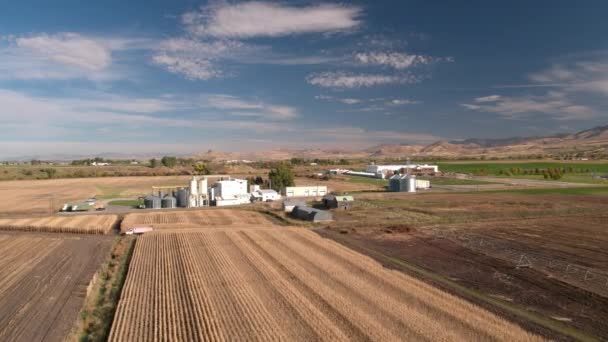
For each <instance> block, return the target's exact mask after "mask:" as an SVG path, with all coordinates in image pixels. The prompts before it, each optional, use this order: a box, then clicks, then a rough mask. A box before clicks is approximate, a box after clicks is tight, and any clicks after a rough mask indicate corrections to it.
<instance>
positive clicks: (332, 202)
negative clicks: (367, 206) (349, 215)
mask: <svg viewBox="0 0 608 342" xmlns="http://www.w3.org/2000/svg"><path fill="white" fill-rule="evenodd" d="M354 201H355V199H354V198H353V196H337V195H325V196H323V205H324V206H325V208H328V209H332V208H339V209H350V208H351V207H352V204H353V202H354Z"/></svg>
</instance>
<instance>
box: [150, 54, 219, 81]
mask: <svg viewBox="0 0 608 342" xmlns="http://www.w3.org/2000/svg"><path fill="white" fill-rule="evenodd" d="M152 61H153V62H154V63H155V64H157V65H161V66H164V67H166V68H167V70H169V71H170V72H172V73H174V74H180V75H183V76H185V77H186V78H187V79H189V80H208V79H210V78H214V77H218V76H219V75H221V71H219V70H217V69H216V68H215V66H214V65H213V64H212V63H211V61H210V60H207V59H202V58H196V57H190V56H179V55H174V56H170V55H168V54H166V53H160V54H157V55H155V56H154V57H152Z"/></svg>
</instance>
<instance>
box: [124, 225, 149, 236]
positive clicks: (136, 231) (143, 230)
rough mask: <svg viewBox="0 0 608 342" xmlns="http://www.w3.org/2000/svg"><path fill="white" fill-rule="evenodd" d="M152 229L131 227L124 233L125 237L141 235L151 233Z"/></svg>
mask: <svg viewBox="0 0 608 342" xmlns="http://www.w3.org/2000/svg"><path fill="white" fill-rule="evenodd" d="M153 230H154V228H152V227H133V228H131V229H129V230H127V231H126V233H125V234H127V235H141V234H143V233H147V232H151V231H153Z"/></svg>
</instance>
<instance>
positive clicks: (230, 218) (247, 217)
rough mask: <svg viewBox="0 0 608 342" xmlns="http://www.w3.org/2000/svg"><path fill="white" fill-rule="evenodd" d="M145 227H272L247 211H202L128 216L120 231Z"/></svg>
mask: <svg viewBox="0 0 608 342" xmlns="http://www.w3.org/2000/svg"><path fill="white" fill-rule="evenodd" d="M138 225H146V226H152V227H154V229H160V230H172V231H174V230H180V229H182V230H183V229H188V228H210V227H226V226H238V227H246V226H253V227H259V226H272V225H273V223H272V222H270V221H269V220H268V219H267V218H266V217H265V216H264V215H262V214H260V213H258V212H255V211H248V210H233V209H204V210H186V211H170V212H167V211H162V212H145V213H134V214H128V215H127V216H126V217H125V219H124V220H123V222H122V225H121V229H122V231H126V230H128V229H131V228H132V227H134V226H138Z"/></svg>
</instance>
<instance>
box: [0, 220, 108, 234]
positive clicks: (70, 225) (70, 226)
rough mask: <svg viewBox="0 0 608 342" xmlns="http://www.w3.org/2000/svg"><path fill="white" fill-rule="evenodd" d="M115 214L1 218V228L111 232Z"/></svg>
mask: <svg viewBox="0 0 608 342" xmlns="http://www.w3.org/2000/svg"><path fill="white" fill-rule="evenodd" d="M117 219H118V218H117V217H116V216H115V215H80V216H46V217H34V218H20V219H19V218H17V219H0V230H19V231H26V232H46V233H74V234H110V233H111V232H112V230H113V229H114V226H115V225H116V221H117Z"/></svg>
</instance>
